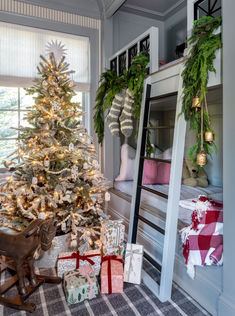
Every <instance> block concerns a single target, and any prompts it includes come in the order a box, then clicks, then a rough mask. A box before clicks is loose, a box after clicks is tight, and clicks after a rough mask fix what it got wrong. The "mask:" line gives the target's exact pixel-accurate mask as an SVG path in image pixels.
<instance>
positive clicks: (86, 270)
mask: <svg viewBox="0 0 235 316" xmlns="http://www.w3.org/2000/svg"><path fill="white" fill-rule="evenodd" d="M92 273H93V270H92V268H91V266H83V267H81V268H79V269H78V271H74V272H72V273H68V274H67V275H65V276H64V279H67V278H70V277H71V276H74V275H78V274H80V275H82V276H85V277H86V278H87V280H88V282H89V284H90V292H89V300H91V299H92V297H93V283H92V280H91V278H90V275H91V274H92Z"/></svg>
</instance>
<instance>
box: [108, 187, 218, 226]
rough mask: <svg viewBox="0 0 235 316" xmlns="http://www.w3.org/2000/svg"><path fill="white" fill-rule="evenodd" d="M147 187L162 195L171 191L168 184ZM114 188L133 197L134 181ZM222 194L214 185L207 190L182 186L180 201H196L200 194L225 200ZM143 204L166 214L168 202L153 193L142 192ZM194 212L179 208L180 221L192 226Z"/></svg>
mask: <svg viewBox="0 0 235 316" xmlns="http://www.w3.org/2000/svg"><path fill="white" fill-rule="evenodd" d="M145 186H146V187H148V188H150V189H153V190H156V191H159V192H161V193H164V194H168V189H169V185H168V184H155V185H145ZM114 188H115V189H116V190H119V191H121V192H123V193H126V194H128V195H130V196H132V189H133V181H115V182H114ZM222 192H223V191H222V188H221V187H216V186H213V185H209V186H208V187H207V188H200V187H189V186H186V185H183V184H182V185H181V194H180V200H186V199H195V198H197V197H198V195H200V194H203V195H206V196H208V197H210V198H213V199H216V200H222V199H223V197H222ZM141 202H142V203H144V204H147V205H150V206H152V207H155V208H157V209H158V210H160V211H162V212H166V208H167V200H166V199H165V198H163V197H160V196H158V195H155V194H153V193H151V192H148V191H145V190H142V191H141ZM192 212H193V211H192V210H190V209H185V208H183V207H181V206H179V219H180V220H181V221H183V222H184V223H186V224H190V223H191V214H192Z"/></svg>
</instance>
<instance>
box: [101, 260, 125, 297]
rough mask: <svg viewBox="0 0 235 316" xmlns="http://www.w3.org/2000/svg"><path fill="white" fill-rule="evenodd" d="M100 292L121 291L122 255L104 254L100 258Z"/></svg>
mask: <svg viewBox="0 0 235 316" xmlns="http://www.w3.org/2000/svg"><path fill="white" fill-rule="evenodd" d="M101 293H103V294H105V293H108V294H110V293H123V260H122V256H115V255H112V256H104V257H102V259H101Z"/></svg>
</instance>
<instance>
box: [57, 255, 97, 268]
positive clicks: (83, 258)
mask: <svg viewBox="0 0 235 316" xmlns="http://www.w3.org/2000/svg"><path fill="white" fill-rule="evenodd" d="M95 256H98V254H93V255H84V256H81V255H80V253H79V251H77V252H73V253H72V254H71V256H68V257H60V258H58V260H64V259H76V269H79V260H83V261H88V262H89V263H90V264H91V265H94V264H95V263H94V261H92V260H91V259H89V257H95Z"/></svg>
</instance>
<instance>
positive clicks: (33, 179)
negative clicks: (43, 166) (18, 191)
mask: <svg viewBox="0 0 235 316" xmlns="http://www.w3.org/2000/svg"><path fill="white" fill-rule="evenodd" d="M37 183H38V178H37V177H33V178H32V184H33V185H36V184H37Z"/></svg>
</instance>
